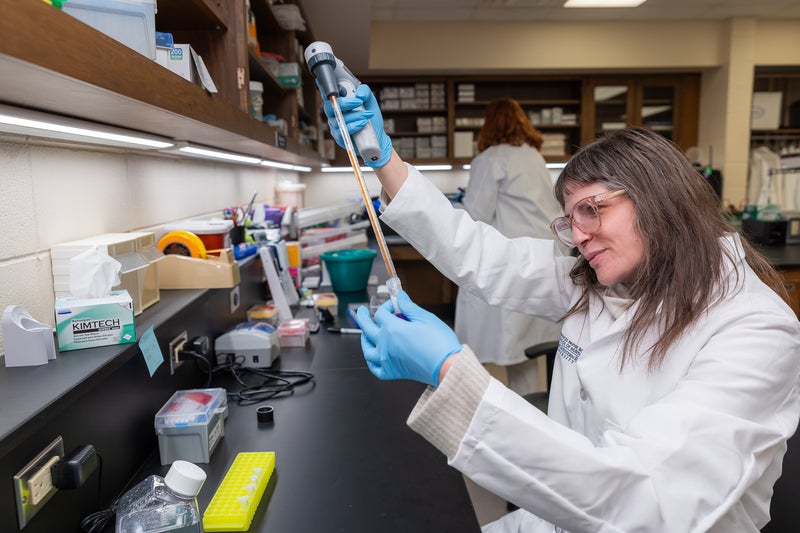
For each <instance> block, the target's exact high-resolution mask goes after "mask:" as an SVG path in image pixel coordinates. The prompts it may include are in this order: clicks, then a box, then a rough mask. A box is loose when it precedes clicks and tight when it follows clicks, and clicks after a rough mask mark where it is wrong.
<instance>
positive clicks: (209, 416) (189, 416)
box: [155, 389, 228, 465]
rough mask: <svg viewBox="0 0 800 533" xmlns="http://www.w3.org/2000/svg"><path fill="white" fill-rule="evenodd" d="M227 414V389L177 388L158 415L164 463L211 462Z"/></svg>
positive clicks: (160, 449) (221, 435)
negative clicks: (180, 461) (181, 461)
mask: <svg viewBox="0 0 800 533" xmlns="http://www.w3.org/2000/svg"><path fill="white" fill-rule="evenodd" d="M227 416H228V400H227V397H226V392H225V389H191V390H179V391H177V392H176V393H175V394H173V395H172V397H171V398H170V399H169V400H168V401H167V403H165V404H164V406H163V407H162V408H161V409H160V410H159V411H158V413H157V414H156V419H155V426H156V434H157V435H158V452H159V454H160V455H161V464H162V465H168V464H172V463H173V462H175V461H177V460H183V461H189V462H191V463H208V461H209V460H210V458H211V454H212V453H213V452H214V449H215V448H216V447H217V444H219V441H220V439H222V437H223V436H224V435H225V424H224V422H225V418H227Z"/></svg>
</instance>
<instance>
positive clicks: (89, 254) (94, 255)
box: [69, 246, 122, 298]
mask: <svg viewBox="0 0 800 533" xmlns="http://www.w3.org/2000/svg"><path fill="white" fill-rule="evenodd" d="M121 269H122V265H121V264H120V262H119V261H117V260H116V259H114V258H113V257H111V256H109V255H108V254H106V253H104V252H102V251H100V249H99V248H98V247H97V246H93V247H92V248H89V249H88V250H86V251H85V252H81V253H80V254H78V255H76V256H74V257H72V258H71V259H70V260H69V290H70V292H71V293H72V296H74V297H76V298H100V297H102V296H107V295H108V294H109V293H110V292H111V288H112V287H115V286H116V285H119V283H120V279H119V272H120V270H121Z"/></svg>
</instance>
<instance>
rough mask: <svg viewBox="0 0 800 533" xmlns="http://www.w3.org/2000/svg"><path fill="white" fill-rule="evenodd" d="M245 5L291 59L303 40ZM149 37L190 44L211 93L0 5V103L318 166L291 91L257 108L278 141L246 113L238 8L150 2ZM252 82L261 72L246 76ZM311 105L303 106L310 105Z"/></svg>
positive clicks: (40, 13) (110, 44)
mask: <svg viewBox="0 0 800 533" xmlns="http://www.w3.org/2000/svg"><path fill="white" fill-rule="evenodd" d="M252 2H253V8H254V9H255V10H258V11H259V16H258V18H259V20H261V21H262V24H263V25H264V28H265V30H264V31H265V32H266V31H269V32H270V33H271V34H274V35H275V36H276V37H275V38H276V39H282V40H284V41H285V42H287V43H291V44H290V45H289V44H287V45H286V46H287V53H288V54H289V57H290V58H295V57H296V55H293V52H294V53H295V54H296V48H295V43H300V45H301V46H302V45H303V44H305V43H307V42H310V41H309V40H310V39H311V38H312V37H311V34H310V32H308V31H306V32H303V33H302V34H301V35H296V34H295V32H291V31H283V30H280V28H279V26H278V25H277V22H275V21H274V15H273V16H272V19H273V22H272V23H270V22H268V21H267V20H268V18H269V15H270V10H271V6H270V5H269V3H268V2H267V0H252ZM271 24H272V25H271ZM156 29H157V30H158V31H167V32H171V33H173V35H174V37H175V41H176V42H188V43H189V44H191V45H192V47H193V48H194V49H195V50H196V51H197V52H198V54H199V55H200V56H201V57H202V58H203V61H204V62H205V64H206V66H207V68H208V70H209V72H210V74H211V76H212V78H213V80H214V83H215V85H216V86H217V88H218V91H219V92H218V93H217V94H213V95H212V94H209V93H207V92H206V91H205V90H203V89H202V88H201V87H199V86H198V85H195V84H193V83H191V82H188V81H186V80H184V79H183V78H181V77H180V76H178V75H176V74H173V73H172V72H170V71H168V70H167V69H165V68H163V67H161V66H160V65H158V64H157V63H156V62H155V61H152V60H151V59H150V58H148V57H145V56H143V55H141V54H139V53H137V52H135V51H133V50H131V49H130V48H128V47H126V46H124V45H123V44H121V43H119V42H117V41H115V40H114V39H112V38H110V37H108V36H106V35H104V34H103V33H101V32H99V31H97V30H95V29H94V28H92V27H90V26H87V25H86V24H83V23H82V22H80V21H79V20H77V19H75V18H73V17H71V16H70V15H68V14H66V13H64V12H62V11H59V10H58V9H56V8H54V7H52V6H50V5H48V4H46V3H45V2H36V1H29V2H16V1H14V0H0V35H3V38H2V39H0V69H1V70H0V71H2V73H3V75H2V76H0V100H2V101H3V102H4V103H7V104H11V105H17V106H22V107H30V108H33V109H38V110H42V111H47V112H50V113H55V114H63V115H68V116H71V117H76V118H81V119H85V120H89V121H94V122H99V123H104V124H111V125H114V126H120V127H123V128H128V129H132V130H139V131H143V132H148V133H153V134H156V135H160V136H164V137H168V138H171V139H174V140H176V141H186V142H190V143H195V144H200V145H205V146H210V147H216V148H220V149H223V150H230V151H233V152H238V153H244V154H249V155H255V156H258V157H264V158H270V159H274V160H278V161H283V162H286V163H292V164H302V165H317V164H319V163H320V162H321V161H322V160H321V158H320V157H319V155H318V151H317V147H316V146H313V145H310V144H309V143H304V142H301V140H300V139H301V137H300V134H299V125H300V123H301V121H302V120H303V118H302V117H303V111H302V109H301V108H302V106H301V104H300V102H299V101H298V100H296V98H297V91H295V90H292V91H282V90H281V89H279V88H278V87H272V88H271V89H270V90H271V91H272V95H274V94H281V95H283V96H285V98H272V95H271V96H270V97H269V98H268V102H269V104H268V106H267V109H268V110H269V112H274V113H275V114H276V115H278V116H279V117H286V118H287V122H289V123H291V124H293V125H294V127H295V129H291V128H289V132H288V135H287V136H286V138H285V139H281V138H280V137H279V136H278V135H277V130H276V128H274V127H271V126H268V125H266V124H264V123H262V122H261V121H258V120H256V119H254V118H251V116H250V115H249V113H248V106H249V101H248V98H249V88H248V81H249V79H250V74H251V72H250V66H251V62H250V57H249V53H248V49H247V34H246V13H245V2H244V0H231V1H226V2H217V1H214V0H175V1H171V2H159V3H158V12H157V15H156ZM259 76H261V77H263V76H264V73H262V72H254V73H253V77H254V78H258V77H259ZM275 83H276V85H277V82H275ZM306 85H307V86H308V85H311V86H313V82H311V83H309V82H308V81H306ZM273 102H274V104H273ZM316 102H317V100H315V99H314V98H308V99H306V103H307V104H308V103H310V104H311V106H312V107H313V106H314V105H316ZM273 105H274V107H273ZM309 115H310V116H312V117H316V116H317V113H316V112H311V113H309Z"/></svg>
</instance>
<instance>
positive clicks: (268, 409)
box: [256, 405, 275, 422]
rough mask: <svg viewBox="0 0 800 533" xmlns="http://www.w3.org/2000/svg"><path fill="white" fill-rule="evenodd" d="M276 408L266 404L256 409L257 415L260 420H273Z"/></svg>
mask: <svg viewBox="0 0 800 533" xmlns="http://www.w3.org/2000/svg"><path fill="white" fill-rule="evenodd" d="M274 413H275V409H274V408H273V407H272V406H271V405H264V406H261V407H259V408H258V409H256V416H257V417H258V421H259V422H272V420H273V418H274Z"/></svg>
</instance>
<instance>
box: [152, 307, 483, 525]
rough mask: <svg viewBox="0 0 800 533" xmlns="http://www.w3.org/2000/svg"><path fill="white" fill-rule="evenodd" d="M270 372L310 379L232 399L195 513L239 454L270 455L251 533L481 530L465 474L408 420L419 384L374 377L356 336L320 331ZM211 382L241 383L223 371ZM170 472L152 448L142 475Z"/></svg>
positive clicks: (231, 386) (284, 353)
mask: <svg viewBox="0 0 800 533" xmlns="http://www.w3.org/2000/svg"><path fill="white" fill-rule="evenodd" d="M340 304H341V301H340ZM339 320H340V321H342V320H344V319H343V318H342V317H339ZM271 369H272V370H278V369H279V370H303V371H310V372H312V373H313V374H314V379H313V382H311V383H309V384H305V385H301V386H299V387H298V388H297V389H296V390H295V392H294V393H293V394H291V395H287V396H283V397H278V398H273V399H270V400H268V401H264V402H261V403H259V404H251V405H239V404H238V403H237V402H236V400H235V399H229V416H228V418H227V420H226V422H225V436H224V438H223V439H222V440H221V441H220V443H219V445H218V446H217V449H216V450H214V452H213V454H212V456H211V461H210V463H208V464H201V465H200V466H201V467H202V468H203V469H204V470H205V471H206V473H207V474H208V479H207V481H206V483H205V485H204V486H203V489H202V490H201V492H200V494H199V496H198V503H199V505H200V510H201V512H202V511H204V510H205V508H206V507H207V506H208V504H209V502H210V501H211V498H212V497H213V495H214V492H215V491H216V489H217V487H218V485H219V483H220V481H221V480H222V478H223V476H224V475H225V473H226V472H227V469H228V467H229V466H230V464H231V463H232V462H233V460H234V459H235V457H236V454H237V453H239V452H246V451H274V452H275V456H276V469H275V472H274V474H273V476H272V478H271V480H270V482H269V485H268V486H267V489H266V492H265V494H264V497H263V499H262V501H261V504H260V505H259V508H258V510H257V512H256V515H255V517H254V519H253V523H252V525H251V527H250V530H249V531H251V532H289V531H291V532H293V533H303V532H308V533H318V532H320V531H326V532H328V531H330V532H333V531H347V532H364V533H367V532H369V533H374V532H395V531H396V532H409V531H414V532H425V531H430V532H437V533H445V532H449V531H452V532H469V531H475V532H478V531H480V527H479V524H478V521H477V518H476V516H475V513H474V510H473V509H472V504H471V502H470V499H469V495H468V493H467V491H466V487H465V485H464V482H463V478H462V476H461V474H460V473H459V472H457V471H456V470H454V469H452V468H450V467H449V466H448V465H447V459H446V457H445V456H444V455H443V454H441V453H440V452H439V451H437V450H436V449H435V448H434V447H433V446H431V445H430V444H428V443H427V442H426V441H425V440H424V439H423V438H422V437H420V436H419V435H417V434H416V433H414V432H413V431H411V430H410V429H409V428H408V426H407V425H406V418H407V417H408V414H409V413H410V411H411V409H412V407H413V406H414V403H415V402H416V401H417V399H418V397H419V395H420V394H421V393H422V390H423V385H421V384H418V383H414V382H410V381H380V380H378V379H377V378H375V377H374V376H373V375H372V374H371V373H370V372H369V370H368V369H367V368H366V365H365V363H364V359H363V356H362V354H361V347H360V336H359V335H350V334H335V333H329V332H327V331H325V328H324V327H323V328H321V330H320V332H319V333H318V334H315V335H312V336H311V338H310V340H309V342H308V344H307V345H306V347H305V348H282V349H281V355H280V357H279V358H278V359H277V360H276V362H275V363H274V364H273V366H272V367H271ZM211 386H212V387H218V386H222V387H226V388H227V390H228V392H229V393H232V392H235V391H236V390H237V389H238V388H239V385H238V384H237V383H236V382H235V381H233V380H232V379H227V378H224V377H223V378H215V379H214V381H213V382H212V385H211ZM263 405H270V406H272V407H273V408H274V422H272V423H259V422H258V420H257V416H256V409H257V408H258V407H259V406H263ZM166 470H167V467H165V466H161V465H160V464H159V460H158V455H157V453H156V454H155V455H154V456H153V457H152V458H151V460H150V461H149V463H148V464H147V465H145V467H144V469H143V471H142V476H141V477H143V476H144V475H147V474H149V473H156V472H157V473H161V474H164V473H166Z"/></svg>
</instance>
